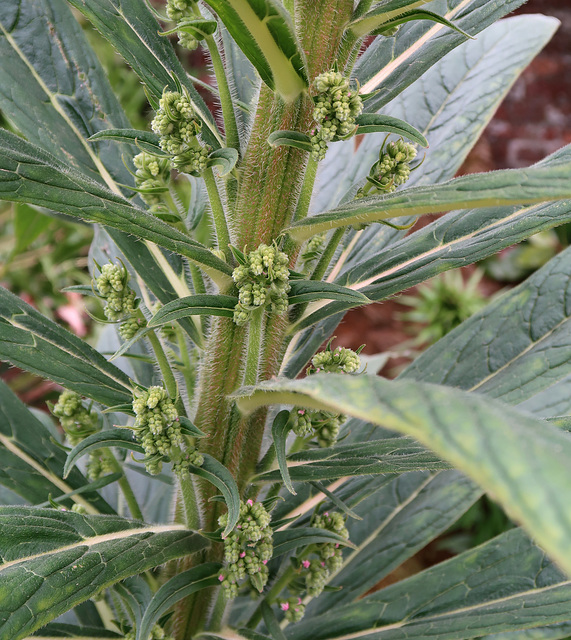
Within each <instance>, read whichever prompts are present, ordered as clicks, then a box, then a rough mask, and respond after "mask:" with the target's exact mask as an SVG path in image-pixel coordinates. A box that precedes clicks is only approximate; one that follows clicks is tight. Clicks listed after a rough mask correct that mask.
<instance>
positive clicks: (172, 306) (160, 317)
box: [149, 294, 238, 327]
mask: <svg viewBox="0 0 571 640" xmlns="http://www.w3.org/2000/svg"><path fill="white" fill-rule="evenodd" d="M237 303H238V298H235V297H234V296H225V295H210V294H202V295H196V296H189V297H186V298H180V299H179V300H173V301H172V302H169V303H168V304H165V305H164V306H163V307H161V308H160V309H159V310H158V311H157V313H156V314H155V315H154V316H153V318H152V320H151V321H150V322H149V327H160V326H161V325H163V324H168V323H169V322H174V321H176V320H180V319H181V318H188V317H189V316H195V315H207V316H223V317H226V318H231V317H232V316H233V315H234V307H235V306H236V304H237Z"/></svg>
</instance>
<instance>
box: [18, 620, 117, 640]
mask: <svg viewBox="0 0 571 640" xmlns="http://www.w3.org/2000/svg"><path fill="white" fill-rule="evenodd" d="M124 637H125V636H124V635H122V634H118V633H115V632H114V631H109V629H102V628H101V627H88V626H81V627H79V626H77V625H74V624H66V623H64V622H52V623H50V624H47V625H46V626H45V627H43V628H42V629H40V630H39V631H37V632H36V633H34V635H33V638H43V639H44V640H56V639H59V638H76V640H99V639H100V638H101V639H103V638H108V639H109V640H113V638H116V639H117V640H122V638H124ZM33 638H30V639H29V640H33ZM25 640H28V638H26V639H25Z"/></svg>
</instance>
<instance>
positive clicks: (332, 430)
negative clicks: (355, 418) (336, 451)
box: [314, 411, 347, 448]
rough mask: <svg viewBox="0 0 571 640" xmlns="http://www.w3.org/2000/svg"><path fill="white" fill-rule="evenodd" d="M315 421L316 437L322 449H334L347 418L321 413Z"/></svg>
mask: <svg viewBox="0 0 571 640" xmlns="http://www.w3.org/2000/svg"><path fill="white" fill-rule="evenodd" d="M319 414H320V415H319V416H316V418H315V421H314V429H315V437H316V439H317V444H318V445H319V446H320V447H323V448H325V447H332V446H333V445H334V444H335V443H336V442H337V438H338V437H339V431H340V429H341V425H342V424H343V423H344V422H346V421H347V416H345V415H343V414H341V413H338V414H335V413H330V412H329V411H320V412H319Z"/></svg>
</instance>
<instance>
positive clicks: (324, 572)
mask: <svg viewBox="0 0 571 640" xmlns="http://www.w3.org/2000/svg"><path fill="white" fill-rule="evenodd" d="M311 526H312V527H317V528H319V529H326V530H327V531H332V532H334V533H336V534H338V535H339V536H341V537H342V538H344V539H345V540H348V539H349V532H348V531H347V527H346V526H345V517H344V516H343V515H342V514H340V513H328V512H325V513H324V514H323V515H316V516H315V517H314V519H313V522H312V523H311ZM316 554H317V556H318V558H317V559H312V560H304V561H302V566H303V567H304V569H306V570H307V572H306V574H305V586H306V589H307V594H308V595H309V596H312V597H316V596H318V595H320V594H321V592H322V591H323V589H324V588H325V585H326V584H327V581H328V580H329V577H330V575H331V574H332V573H335V572H337V571H339V569H340V568H341V566H342V564H343V554H342V551H341V549H340V548H339V544H338V543H335V542H324V543H321V544H317V545H316Z"/></svg>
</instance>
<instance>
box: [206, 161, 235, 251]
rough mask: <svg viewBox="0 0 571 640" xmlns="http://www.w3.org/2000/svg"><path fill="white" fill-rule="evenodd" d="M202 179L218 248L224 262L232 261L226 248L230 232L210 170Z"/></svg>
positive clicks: (207, 170)
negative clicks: (223, 256) (223, 257)
mask: <svg viewBox="0 0 571 640" xmlns="http://www.w3.org/2000/svg"><path fill="white" fill-rule="evenodd" d="M202 177H203V178H204V184H205V185H206V191H207V192H208V200H209V201H210V209H211V211H212V218H213V220H214V227H215V229H216V238H217V240H218V248H219V249H220V250H221V251H222V252H223V253H224V255H225V257H226V260H228V261H230V260H231V259H232V254H231V251H230V249H229V247H228V245H229V244H230V232H229V231H228V224H227V223H226V214H225V213H224V206H223V205H222V200H221V199H220V194H219V193H218V186H217V185H216V180H215V179H214V174H213V173H212V169H206V171H204V172H203V174H202Z"/></svg>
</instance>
